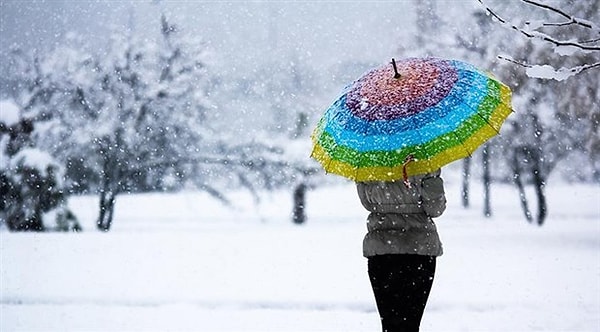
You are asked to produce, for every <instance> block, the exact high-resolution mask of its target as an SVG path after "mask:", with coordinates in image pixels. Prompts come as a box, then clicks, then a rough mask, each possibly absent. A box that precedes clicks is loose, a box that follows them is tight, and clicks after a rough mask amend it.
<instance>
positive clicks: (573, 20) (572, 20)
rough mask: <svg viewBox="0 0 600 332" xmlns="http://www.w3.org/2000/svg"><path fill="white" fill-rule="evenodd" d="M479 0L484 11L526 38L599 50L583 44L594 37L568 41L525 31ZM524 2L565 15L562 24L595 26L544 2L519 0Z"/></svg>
mask: <svg viewBox="0 0 600 332" xmlns="http://www.w3.org/2000/svg"><path fill="white" fill-rule="evenodd" d="M477 1H479V3H480V4H481V5H482V6H483V7H484V8H485V11H486V12H487V13H488V14H490V15H491V16H492V17H494V18H495V19H497V20H498V21H499V22H500V23H501V24H502V25H504V26H507V27H509V28H511V29H513V30H516V31H518V32H520V33H521V34H523V35H524V36H526V37H527V38H532V39H534V38H535V39H541V40H543V41H546V42H549V43H552V44H554V45H556V46H572V47H576V48H578V49H581V50H584V51H593V52H595V51H600V46H596V45H585V44H588V43H590V42H595V41H597V40H598V39H594V40H591V41H583V42H576V41H569V40H559V39H556V38H554V37H552V36H550V35H548V34H546V33H543V32H539V31H527V30H525V29H523V28H520V27H518V26H516V25H514V24H511V23H509V22H508V21H507V20H505V19H504V18H502V17H501V16H500V15H498V14H497V13H496V12H495V11H494V10H492V9H491V8H490V7H489V6H487V5H486V4H485V3H484V2H483V0H477ZM521 1H523V2H525V3H529V4H531V5H534V6H538V7H541V8H544V9H547V10H551V11H554V12H556V13H559V14H560V15H562V16H565V17H567V18H568V19H569V20H570V21H569V22H566V23H561V24H562V25H566V24H577V25H581V26H583V27H586V28H589V29H594V30H595V26H594V25H593V24H592V23H591V22H588V21H586V20H582V19H578V18H575V17H573V16H570V15H568V14H566V13H565V12H563V11H561V10H559V9H556V8H554V7H551V6H548V5H545V4H540V3H538V2H535V1H531V0H521Z"/></svg>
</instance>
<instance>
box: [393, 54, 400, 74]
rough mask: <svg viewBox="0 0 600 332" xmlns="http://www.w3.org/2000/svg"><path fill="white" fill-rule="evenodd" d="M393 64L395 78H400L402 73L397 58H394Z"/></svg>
mask: <svg viewBox="0 0 600 332" xmlns="http://www.w3.org/2000/svg"><path fill="white" fill-rule="evenodd" d="M392 66H393V67H394V78H395V79H399V78H400V73H399V72H398V67H396V60H395V59H394V58H392Z"/></svg>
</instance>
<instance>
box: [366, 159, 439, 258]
mask: <svg viewBox="0 0 600 332" xmlns="http://www.w3.org/2000/svg"><path fill="white" fill-rule="evenodd" d="M440 173H441V171H440V170H437V171H435V172H433V173H428V174H424V175H417V176H413V177H409V178H408V180H409V181H410V184H411V185H410V188H409V187H408V186H407V185H406V184H404V183H403V181H396V182H358V183H357V184H356V186H357V190H358V197H359V198H360V201H361V203H362V205H363V206H364V207H365V208H366V209H367V210H368V211H370V212H371V213H370V214H369V216H368V218H367V230H368V232H367V235H366V236H365V238H364V241H363V255H364V256H365V257H371V256H376V255H385V254H418V255H428V256H441V255H442V243H441V242H440V238H439V235H438V232H437V229H436V226H435V224H434V222H433V220H432V219H431V218H435V217H439V216H440V215H442V213H443V212H444V210H445V209H446V196H445V194H444V182H443V180H442V178H441V177H440Z"/></svg>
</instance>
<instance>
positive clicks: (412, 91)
mask: <svg viewBox="0 0 600 332" xmlns="http://www.w3.org/2000/svg"><path fill="white" fill-rule="evenodd" d="M510 99H511V91H510V89H509V88H508V87H507V86H506V85H504V84H502V83H501V82H499V81H498V80H496V79H495V78H494V77H492V76H491V75H490V74H487V73H484V72H482V71H480V70H478V69H477V68H475V67H474V66H472V65H470V64H468V63H465V62H461V61H456V60H446V59H439V58H408V59H404V60H401V61H398V62H397V63H396V61H394V59H392V63H391V64H386V65H383V66H381V67H377V68H375V69H372V70H370V71H368V72H366V73H365V74H364V75H363V76H361V77H360V78H359V79H357V80H356V81H354V82H353V83H352V84H350V85H349V86H348V87H346V88H345V90H344V91H343V93H342V95H341V96H340V97H339V98H338V99H337V100H336V101H335V102H334V103H333V104H332V105H331V106H330V107H329V108H328V109H327V110H326V111H325V113H324V114H323V116H322V118H321V119H320V121H319V123H318V125H317V127H316V128H315V130H314V132H313V134H312V136H311V138H312V142H313V151H312V154H311V157H313V158H314V159H316V160H317V161H319V162H320V163H321V164H322V166H323V168H324V169H325V171H326V172H329V173H334V174H338V175H341V176H344V177H347V178H349V179H351V180H354V181H361V182H362V181H395V180H400V179H402V178H404V179H405V180H406V178H407V177H408V176H412V175H417V174H424V173H428V172H432V171H435V170H437V169H439V168H441V167H442V166H444V165H446V164H448V163H450V162H452V161H455V160H458V159H461V158H464V157H466V156H470V155H471V154H472V153H473V151H475V150H476V149H477V148H478V147H479V146H480V145H481V144H483V143H484V142H485V141H487V140H488V139H490V138H491V137H494V136H495V135H497V134H498V133H499V131H500V127H501V126H502V124H503V123H504V120H505V119H506V117H507V116H508V115H509V114H510V113H511V112H512V108H511V100H510Z"/></svg>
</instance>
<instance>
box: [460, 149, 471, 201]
mask: <svg viewBox="0 0 600 332" xmlns="http://www.w3.org/2000/svg"><path fill="white" fill-rule="evenodd" d="M471 159H472V157H471V156H468V157H466V158H464V159H463V172H462V190H461V196H462V205H463V207H465V208H468V207H469V181H470V180H471Z"/></svg>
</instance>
